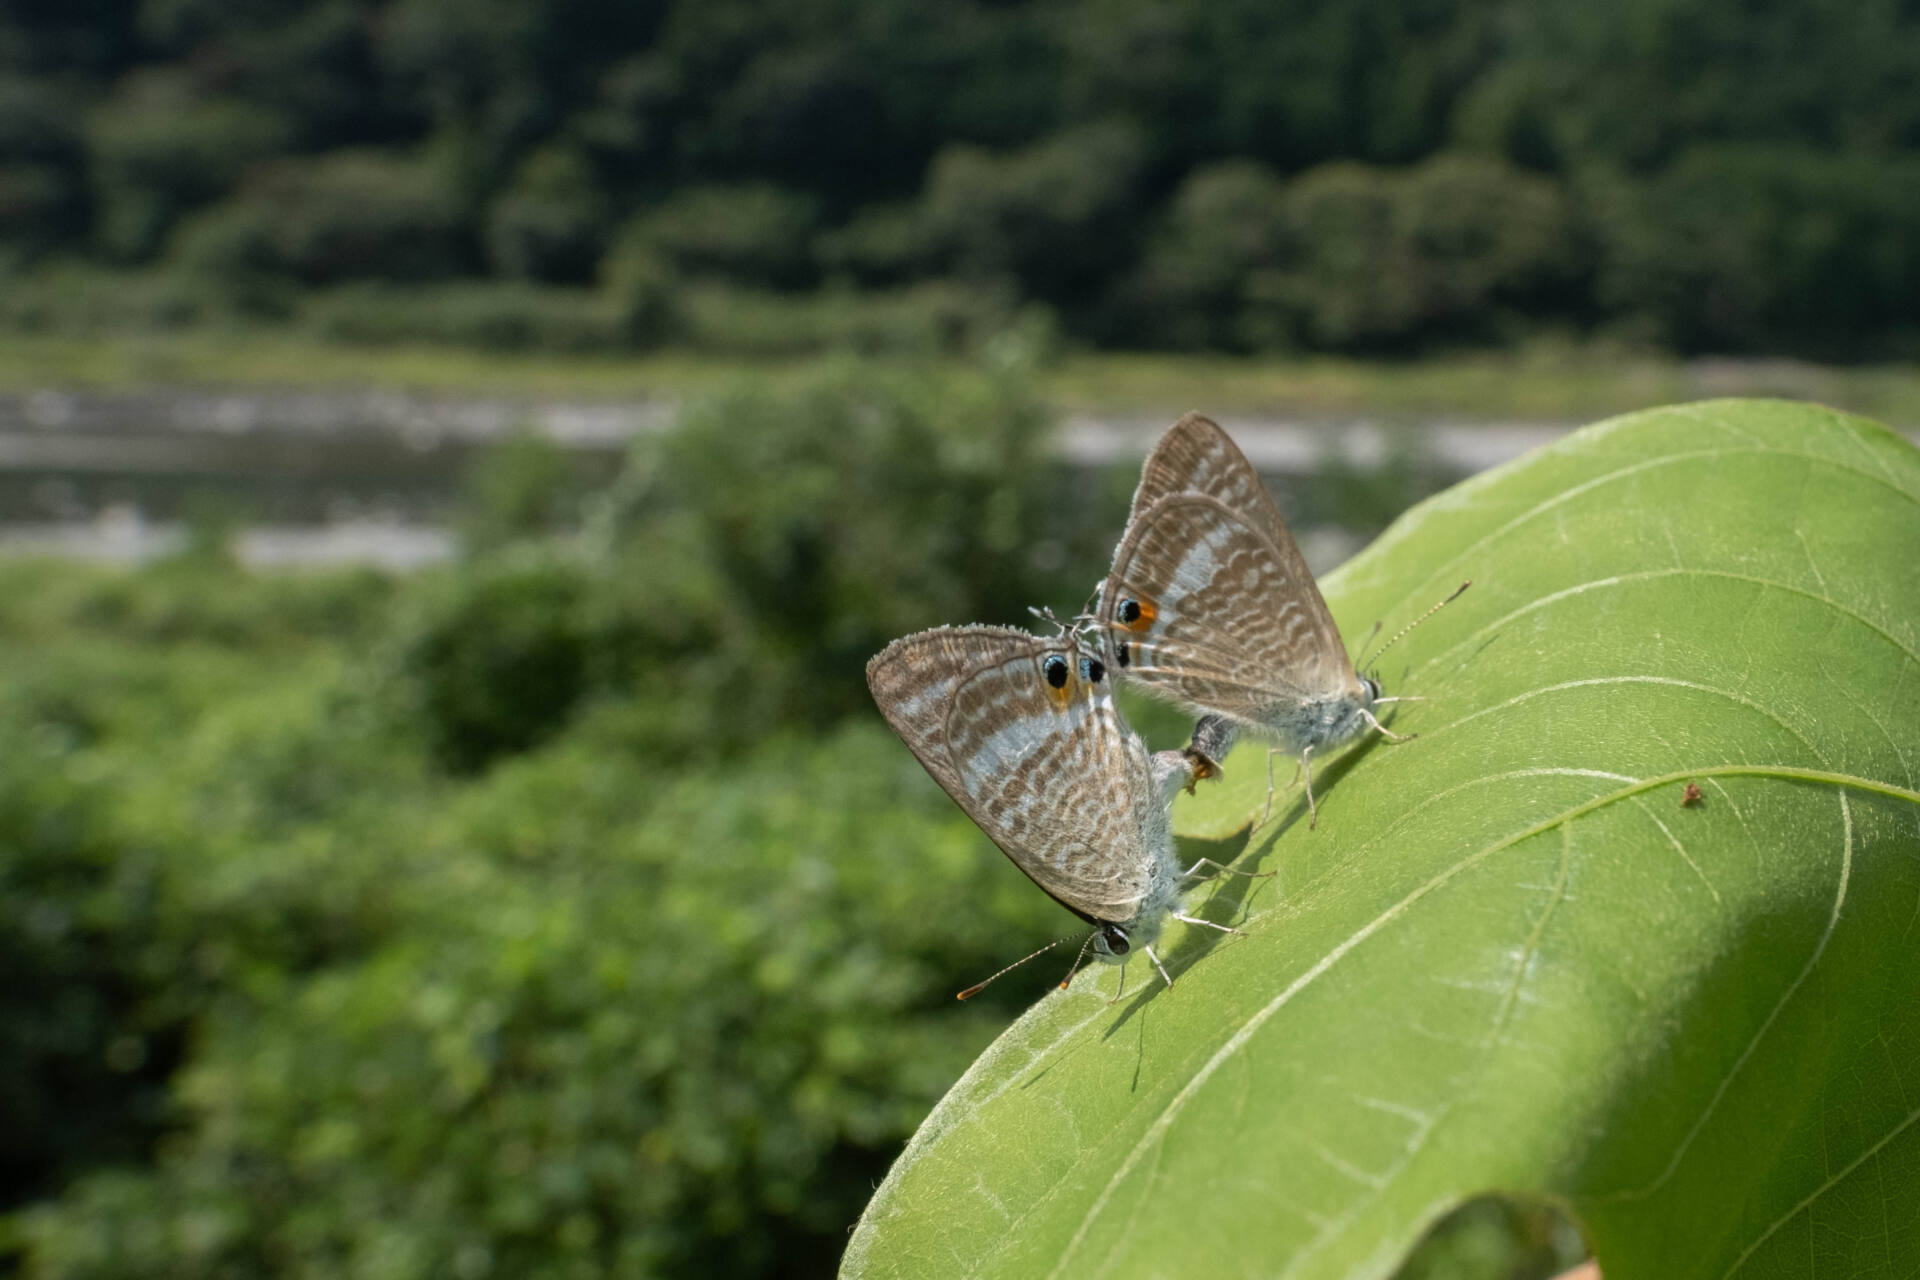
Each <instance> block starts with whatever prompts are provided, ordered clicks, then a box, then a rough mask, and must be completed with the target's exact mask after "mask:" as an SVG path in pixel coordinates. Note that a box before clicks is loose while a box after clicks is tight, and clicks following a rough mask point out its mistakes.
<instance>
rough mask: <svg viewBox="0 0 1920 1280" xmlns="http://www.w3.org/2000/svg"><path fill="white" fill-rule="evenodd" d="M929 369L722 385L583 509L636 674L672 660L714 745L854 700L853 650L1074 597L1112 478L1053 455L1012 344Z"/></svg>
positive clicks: (836, 710) (860, 681)
mask: <svg viewBox="0 0 1920 1280" xmlns="http://www.w3.org/2000/svg"><path fill="white" fill-rule="evenodd" d="M996 355H997V356H998V357H999V358H1001V359H1002V360H1009V359H1010V360H1011V363H1003V364H1000V365H992V364H990V365H989V367H988V368H987V369H986V370H985V371H982V372H969V373H964V374H944V375H937V374H932V373H926V372H915V371H912V370H901V369H895V368H889V367H887V366H876V365H868V364H862V363H858V362H853V361H844V362H838V363H835V364H833V365H830V366H829V367H828V368H827V369H826V370H824V371H823V372H822V373H820V374H819V375H817V376H815V377H814V378H812V379H810V380H808V381H806V382H804V383H802V384H801V385H799V386H798V387H792V388H787V389H784V390H780V391H774V390H771V389H763V388H756V387H753V386H750V385H749V386H743V387H741V388H740V389H738V390H735V391H733V392H731V393H728V394H723V395H720V396H717V397H715V398H713V399H711V400H708V401H704V402H700V403H696V404H693V405H691V406H689V408H688V409H687V410H686V411H685V412H684V413H683V415H682V417H681V420H680V422H679V424H678V425H677V426H676V428H675V429H674V430H673V431H670V432H665V433H662V434H660V435H658V436H651V437H644V438H642V439H641V440H639V441H638V442H636V445H635V448H634V453H633V456H632V459H631V461H630V463H629V465H628V468H627V470H626V472H625V474H624V475H623V476H622V478H621V481H620V483H619V484H618V486H617V487H616V489H615V491H614V493H613V494H612V495H611V497H610V498H609V500H608V502H607V504H606V506H605V508H604V510H602V511H601V512H600V514H599V515H598V517H597V518H596V521H595V525H594V528H595V529H596V534H595V537H596V539H597V541H598V545H599V547H600V548H601V550H600V551H599V552H598V553H597V554H598V555H599V556H600V557H601V563H602V564H603V565H604V566H605V568H604V572H606V573H607V574H608V575H609V577H610V579H611V585H610V589H609V591H608V593H607V598H608V599H609V600H612V601H617V602H618V604H617V608H618V609H619V610H620V611H621V612H622V613H623V614H624V616H625V617H626V618H627V619H628V623H627V625H628V626H630V628H631V630H632V631H633V633H634V634H635V635H636V636H640V637H645V639H644V641H637V643H638V644H639V650H638V653H637V658H636V661H637V662H638V664H639V665H638V666H637V668H636V670H635V671H634V675H633V678H635V679H637V680H638V681H640V682H641V686H640V687H648V683H649V682H652V681H655V680H657V673H658V672H659V670H660V669H661V663H662V660H663V659H664V658H666V657H669V656H672V657H675V658H678V659H679V660H680V665H679V666H678V667H677V670H678V671H679V672H680V678H679V681H678V685H679V687H680V688H681V689H682V690H683V691H690V690H701V691H703V692H702V693H701V695H700V696H701V697H703V698H706V699H711V702H710V704H709V705H710V708H711V709H710V712H709V713H708V714H706V715H703V716H695V717H694V719H695V720H697V721H699V722H701V723H705V724H709V725H711V726H713V731H714V732H715V733H717V734H718V735H720V736H722V737H725V738H734V737H735V736H736V735H737V736H738V737H741V738H749V739H750V738H751V737H752V736H754V735H755V734H757V733H759V732H764V731H765V730H766V729H767V728H769V727H771V726H772V725H774V724H782V723H787V724H791V723H800V724H820V723H824V722H826V721H828V720H830V719H832V718H835V717H838V716H840V715H844V714H846V713H848V712H850V711H855V710H860V711H864V709H865V708H866V706H867V704H868V697H867V691H866V685H865V680H864V674H863V673H864V670H865V664H866V660H867V658H868V657H870V656H871V655H872V654H873V653H875V652H877V651H878V650H879V649H880V648H881V647H882V646H883V645H884V644H885V643H886V642H887V641H888V640H891V639H892V638H893V637H895V636H898V635H902V634H904V633H906V632H908V631H913V630H917V629H919V628H921V627H925V626H928V625H931V624H933V623H935V622H941V621H959V620H977V621H992V620H1005V621H1026V620H1027V618H1026V614H1025V606H1027V605H1028V604H1035V605H1039V604H1052V605H1056V606H1058V607H1063V608H1072V607H1076V606H1077V605H1078V604H1079V602H1080V601H1081V600H1082V598H1083V597H1084V595H1085V593H1086V590H1087V587H1088V584H1090V583H1091V582H1092V581H1093V580H1094V578H1095V577H1096V576H1097V574H1098V571H1099V565H1100V561H1101V559H1102V557H1103V555H1104V553H1105V550H1106V549H1105V548H1104V547H1102V546H1101V545H1099V544H1100V542H1101V535H1100V534H1099V533H1097V532H1095V531H1096V530H1098V529H1099V528H1100V521H1099V517H1097V516H1095V515H1094V514H1092V513H1093V511H1094V510H1096V509H1098V510H1103V511H1108V512H1111V511H1112V510H1113V509H1114V508H1117V507H1118V506H1120V505H1122V503H1123V501H1124V484H1125V482H1124V481H1121V482H1120V483H1119V485H1118V486H1116V485H1115V484H1112V483H1109V482H1107V480H1106V479H1105V478H1098V479H1094V478H1087V477H1080V478H1077V479H1076V478H1075V477H1073V476H1072V475H1071V473H1069V472H1068V470H1067V468H1066V467H1065V466H1064V464H1061V463H1058V462H1056V461H1054V460H1053V458H1052V456H1051V453H1050V450H1049V448H1048V443H1047V435H1046V427H1047V417H1046V414H1045V412H1044V411H1043V409H1042V407H1041V405H1040V404H1039V402H1038V400H1037V399H1036V398H1035V395H1034V392H1033V388H1032V385H1031V380H1030V377H1029V376H1028V374H1027V372H1026V369H1025V368H1024V366H1023V365H1022V364H1020V363H1019V359H1018V357H1017V356H1012V355H1011V354H1010V353H1009V352H1008V351H1006V350H1002V351H999V352H997V353H996Z"/></svg>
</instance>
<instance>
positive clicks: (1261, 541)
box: [1093, 413, 1466, 826]
mask: <svg viewBox="0 0 1920 1280" xmlns="http://www.w3.org/2000/svg"><path fill="white" fill-rule="evenodd" d="M1465 589H1466V588H1465V586H1462V588H1461V590H1465ZM1458 594H1459V592H1458V591H1456V592H1455V593H1454V595H1458ZM1452 598H1453V597H1452V596H1449V597H1448V599H1449V600H1451V599H1452ZM1442 603H1443V604H1444V603H1445V601H1442ZM1438 607H1439V606H1437V605H1436V606H1435V608H1438ZM1429 612H1431V611H1429ZM1093 621H1094V623H1095V627H1096V630H1097V631H1098V633H1099V634H1100V636H1101V638H1102V641H1103V650H1104V652H1105V654H1106V655H1107V658H1108V661H1109V662H1110V664H1111V665H1112V666H1113V667H1114V669H1115V672H1116V674H1118V675H1120V676H1121V677H1123V678H1125V679H1129V680H1132V681H1135V682H1137V683H1138V684H1139V685H1140V686H1141V687H1142V688H1143V689H1145V690H1146V691H1147V692H1149V693H1153V694H1157V695H1159V696H1161V697H1164V698H1167V699H1169V700H1170V701H1173V702H1176V703H1178V704H1180V705H1182V706H1184V707H1186V708H1188V709H1190V710H1192V711H1194V712H1196V713H1198V714H1200V715H1202V716H1203V717H1207V718H1206V719H1203V720H1202V721H1201V723H1200V724H1199V725H1198V726H1196V729H1195V749H1196V750H1198V751H1199V752H1200V753H1201V754H1203V755H1206V756H1210V757H1212V759H1213V760H1218V759H1219V758H1220V755H1222V754H1224V752H1225V749H1226V748H1227V747H1229V746H1231V745H1232V739H1233V736H1234V734H1233V730H1234V729H1235V728H1245V729H1249V730H1251V731H1253V732H1255V733H1258V734H1260V735H1261V736H1263V737H1266V738H1268V739H1270V740H1271V741H1272V742H1274V743H1275V745H1276V749H1278V750H1281V751H1285V752H1286V753H1287V754H1289V755H1292V756H1297V757H1299V760H1300V765H1301V768H1302V769H1304V770H1306V772H1307V788H1306V791H1307V812H1308V815H1309V823H1308V825H1309V826H1312V825H1313V824H1314V823H1315V822H1317V821H1318V816H1319V815H1318V813H1317V812H1316V811H1315V809H1314V802H1313V775H1312V771H1311V767H1310V760H1311V757H1312V755H1313V753H1314V752H1315V751H1316V750H1322V749H1325V748H1329V747H1334V746H1338V745H1339V744H1340V743H1343V742H1345V741H1347V740H1348V739H1349V738H1352V737H1354V736H1355V735H1357V734H1359V733H1360V732H1362V731H1363V730H1365V729H1368V728H1372V729H1378V730H1379V731H1380V732H1381V733H1382V734H1383V735H1385V736H1386V737H1387V738H1389V739H1390V740H1392V741H1395V742H1402V741H1405V740H1406V739H1405V738H1404V737H1403V736H1402V735H1399V734H1395V733H1392V732H1390V731H1389V730H1388V729H1387V728H1386V727H1385V726H1383V725H1382V724H1381V723H1380V721H1379V719H1378V718H1377V717H1376V716H1375V714H1374V708H1375V707H1377V706H1379V705H1380V704H1382V703H1384V702H1393V701H1395V700H1396V699H1393V698H1383V697H1381V696H1380V684H1379V682H1378V681H1377V680H1375V679H1374V678H1373V677H1372V676H1371V675H1363V674H1361V673H1360V672H1359V670H1358V669H1357V668H1356V667H1355V665H1354V663H1353V661H1352V659H1350V658H1349V657H1348V656H1347V648H1346V645H1345V644H1344V643H1343V642H1342V641H1341V639H1340V630H1339V628H1338V627H1336V626H1335V625H1334V622H1333V615H1332V614H1331V613H1330V612H1328V610H1327V602H1326V601H1325V600H1324V599H1322V598H1321V596H1320V588H1319V587H1318V586H1317V585H1316V584H1315V583H1314V580H1313V574H1312V573H1311V572H1309V571H1308V569H1307V563H1306V561H1305V560H1304V559H1302V558H1301V555H1300V550H1299V548H1298V547H1296V546H1294V543H1293V537H1292V535H1290V534H1289V533H1288V532H1287V526H1286V524H1285V522H1284V521H1282V520H1281V519H1280V511H1279V508H1277V507H1276V506H1275V505H1274V502H1273V495H1272V494H1270V493H1268V492H1267V487H1266V485H1265V484H1264V483H1262V481H1261V479H1260V475H1259V473H1258V472H1256V471H1255V470H1254V469H1253V466H1252V464H1251V463H1249V462H1248V461H1247V459H1246V455H1244V454H1242V453H1241V452H1240V449H1239V447H1238V446H1236V445H1235V444H1234V443H1233V441H1232V439H1231V438H1229V437H1228V435H1227V433H1226V432H1224V431H1222V430H1221V429H1220V428H1219V426H1218V425H1216V424H1215V423H1213V422H1212V421H1210V420H1208V419H1206V418H1204V417H1202V416H1200V415H1199V414H1197V413H1189V414H1188V415H1187V416H1185V417H1184V418H1182V419H1180V421H1178V422H1176V423H1175V424H1174V425H1173V426H1172V428H1171V429H1169V430H1168V432H1167V434H1166V435H1165V436H1163V437H1161V439H1160V443H1159V444H1158V445H1156V446H1155V447H1154V450H1153V452H1152V453H1151V454H1150V455H1149V456H1148V457H1147V462H1146V466H1145V468H1144V469H1143V470H1142V472H1141V475H1140V487H1139V489H1138V490H1137V491H1136V492H1135V493H1134V495H1133V511H1132V513H1131V515H1130V516H1129V517H1128V520H1127V529H1126V533H1125V534H1124V535H1123V536H1122V537H1121V539H1120V546H1119V548H1118V549H1117V550H1116V551H1115V552H1114V554H1113V568H1112V569H1111V571H1110V572H1109V573H1108V575H1107V577H1106V580H1105V581H1103V582H1102V583H1101V584H1100V588H1099V592H1098V597H1097V602H1096V606H1095V610H1094V614H1093ZM1401 634H1405V632H1404V631H1402V633H1401ZM1394 639H1395V640H1397V639H1399V636H1395V637H1394ZM1391 643H1392V641H1389V642H1388V644H1391ZM1382 652H1384V646H1383V648H1382ZM1220 721H1225V722H1226V723H1225V725H1222V724H1221V723H1220ZM1268 770H1269V773H1268V782H1269V791H1268V804H1269V805H1271V803H1272V789H1271V782H1272V773H1271V770H1272V764H1271V757H1269V764H1268Z"/></svg>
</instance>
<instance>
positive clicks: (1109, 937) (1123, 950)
mask: <svg viewBox="0 0 1920 1280" xmlns="http://www.w3.org/2000/svg"><path fill="white" fill-rule="evenodd" d="M1100 941H1102V942H1104V943H1106V944H1107V952H1108V954H1110V955H1116V956H1123V955H1125V954H1127V952H1129V951H1131V950H1133V943H1131V942H1129V941H1128V940H1127V931H1126V930H1125V929H1122V928H1121V927H1120V926H1119V925H1117V924H1105V925H1101V926H1100Z"/></svg>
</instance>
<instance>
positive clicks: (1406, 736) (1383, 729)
mask: <svg viewBox="0 0 1920 1280" xmlns="http://www.w3.org/2000/svg"><path fill="white" fill-rule="evenodd" d="M1360 714H1361V715H1363V716H1365V717H1366V720H1367V723H1368V724H1370V725H1372V726H1373V727H1374V728H1376V729H1378V730H1379V731H1380V736H1381V737H1383V738H1385V739H1386V740H1387V741H1388V742H1411V741H1413V740H1414V739H1415V738H1417V737H1419V736H1420V735H1419V734H1417V733H1395V732H1394V731H1393V730H1391V729H1389V728H1387V726H1385V725H1383V724H1381V723H1380V722H1379V721H1378V720H1376V719H1374V718H1373V712H1371V711H1366V710H1362V711H1361V712H1360Z"/></svg>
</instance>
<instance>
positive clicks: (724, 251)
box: [620, 183, 820, 288]
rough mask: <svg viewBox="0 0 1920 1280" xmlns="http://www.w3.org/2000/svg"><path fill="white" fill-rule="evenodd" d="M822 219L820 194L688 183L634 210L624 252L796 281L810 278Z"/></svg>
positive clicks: (759, 279)
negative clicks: (660, 200)
mask: <svg viewBox="0 0 1920 1280" xmlns="http://www.w3.org/2000/svg"><path fill="white" fill-rule="evenodd" d="M819 221H820V212H819V206H818V203H817V202H816V201H814V200H813V199H812V198H810V197H807V196H803V195H800V194H797V193H795V192H792V191H788V190H786V189H785V188H782V187H777V186H773V185H771V184H769V183H749V184H745V185H741V186H696V187H687V188H684V189H682V190H680V191H677V192H675V193H674V194H673V195H672V196H671V197H669V198H668V200H667V201H666V202H665V203H664V204H661V205H660V206H659V207H658V208H654V209H649V210H647V211H646V212H644V213H640V214H637V215H635V216H634V217H633V218H632V219H631V220H630V221H629V222H628V223H627V224H626V226H625V227H623V228H622V229H621V232H620V242H621V252H622V253H625V254H629V255H632V254H651V255H653V256H656V257H658V258H659V259H660V261H662V262H663V263H665V264H666V265H667V266H668V267H669V268H671V269H672V270H673V271H674V272H675V273H676V274H679V275H682V276H696V277H697V276H717V277H720V278H723V279H728V280H735V281H741V282H745V283H749V284H757V285H771V286H775V287H779V288H791V287H795V286H798V285H803V284H807V283H810V282H811V280H812V277H813V263H812V257H811V254H810V249H811V245H812V241H813V234H814V231H815V230H816V228H817V227H818V226H819Z"/></svg>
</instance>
